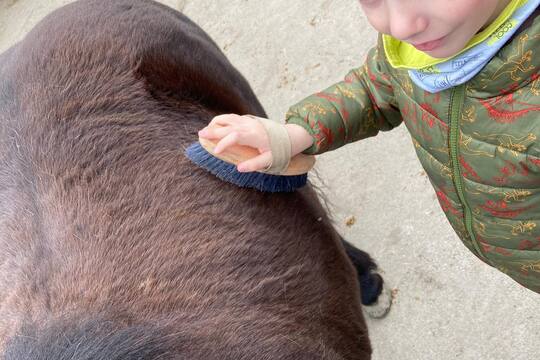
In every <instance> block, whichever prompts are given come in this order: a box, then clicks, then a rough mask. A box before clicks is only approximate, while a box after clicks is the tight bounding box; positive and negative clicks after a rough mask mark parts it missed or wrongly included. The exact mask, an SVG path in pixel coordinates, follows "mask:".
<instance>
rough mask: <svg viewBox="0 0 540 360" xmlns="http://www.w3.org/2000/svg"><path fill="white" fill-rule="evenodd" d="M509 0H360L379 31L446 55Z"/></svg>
mask: <svg viewBox="0 0 540 360" xmlns="http://www.w3.org/2000/svg"><path fill="white" fill-rule="evenodd" d="M510 1H511V0H360V4H361V5H362V9H363V10H364V12H365V14H366V16H367V18H368V20H369V22H370V23H371V25H372V26H373V27H374V28H375V30H377V31H378V32H381V33H384V34H388V35H391V36H392V37H394V38H396V39H399V40H401V41H404V42H407V43H410V44H412V45H414V46H415V47H416V48H417V49H418V50H421V51H423V52H425V53H427V54H428V55H430V56H432V57H436V58H445V57H450V56H452V55H455V54H456V53H458V52H459V51H461V50H462V49H463V48H464V47H465V46H466V45H467V43H468V42H469V40H470V39H471V38H472V37H473V36H474V34H476V33H477V32H478V31H479V30H480V29H482V28H483V27H484V26H487V25H488V24H489V23H490V22H492V21H493V20H495V18H496V17H497V16H498V15H499V13H500V12H501V11H502V10H503V9H504V8H505V7H506V5H508V3H509V2H510Z"/></svg>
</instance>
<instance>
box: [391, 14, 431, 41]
mask: <svg viewBox="0 0 540 360" xmlns="http://www.w3.org/2000/svg"><path fill="white" fill-rule="evenodd" d="M428 23H429V22H428V20H427V18H426V17H425V16H424V15H422V14H421V13H420V12H419V11H417V9H414V8H412V9H411V8H406V7H405V6H402V7H399V8H397V9H394V11H391V14H390V35H392V36H393V37H394V38H396V39H399V40H402V41H408V40H411V39H412V38H414V37H415V36H416V35H417V34H420V33H421V32H423V31H424V30H426V28H427V26H428Z"/></svg>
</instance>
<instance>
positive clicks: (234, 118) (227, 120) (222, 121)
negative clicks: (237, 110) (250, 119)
mask: <svg viewBox="0 0 540 360" xmlns="http://www.w3.org/2000/svg"><path fill="white" fill-rule="evenodd" d="M241 119H242V117H241V116H240V115H236V114H223V115H218V116H215V117H214V118H213V119H212V120H211V121H210V123H209V124H208V126H215V125H219V126H227V125H232V124H234V123H235V122H238V121H241Z"/></svg>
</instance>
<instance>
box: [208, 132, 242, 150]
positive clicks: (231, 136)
mask: <svg viewBox="0 0 540 360" xmlns="http://www.w3.org/2000/svg"><path fill="white" fill-rule="evenodd" d="M237 143H238V133H237V132H230V133H228V134H227V135H226V136H225V137H223V138H222V139H221V140H220V141H219V142H218V143H217V145H216V147H215V148H214V152H215V153H216V154H219V153H220V152H222V151H223V150H225V149H226V148H228V147H229V146H231V145H234V144H237Z"/></svg>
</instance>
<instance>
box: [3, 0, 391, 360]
mask: <svg viewBox="0 0 540 360" xmlns="http://www.w3.org/2000/svg"><path fill="white" fill-rule="evenodd" d="M226 112H234V113H242V114H245V113H251V114H255V115H260V116H264V110H263V108H262V107H261V105H260V104H259V102H258V101H257V99H256V98H255V96H254V94H253V92H252V90H251V89H250V87H249V85H248V84H247V82H246V81H245V80H244V78H243V77H242V76H241V75H240V74H239V73H238V72H237V71H236V70H235V69H234V68H233V67H232V65H231V64H230V63H229V62H228V61H227V60H226V59H225V57H224V55H223V54H222V53H221V52H220V50H219V48H218V47H217V46H216V45H215V44H214V43H213V42H212V40H210V39H209V37H208V36H207V35H206V34H205V33H204V32H203V31H202V30H201V29H200V28H198V27H197V26H196V25H195V24H193V23H192V22H191V21H189V20H188V19H187V18H186V17H185V16H183V15H181V14H180V13H178V12H176V11H173V10H172V9H169V8H167V7H165V6H163V5H160V4H157V3H155V2H152V1H146V0H116V1H109V0H85V1H79V2H76V3H73V4H70V5H68V6H65V7H63V8H61V9H59V10H57V11H55V12H54V13H52V14H51V15H49V16H47V17H46V18H45V19H44V20H43V21H41V22H40V23H39V24H38V25H37V26H36V27H35V28H34V29H33V30H32V31H31V32H30V33H29V34H28V35H27V36H26V38H25V39H24V40H23V41H22V42H20V43H18V44H17V45H15V46H14V47H12V48H10V49H9V50H8V51H7V52H6V53H4V54H2V56H0V354H2V355H1V356H2V358H4V359H10V360H11V359H54V360H67V359H79V360H80V359H83V360H84V359H93V360H100V359H102V360H111V359H122V360H126V359H128V360H129V359H133V360H134V359H190V360H193V359H204V360H214V359H216V360H217V359H221V360H223V359H235V360H239V359H250V360H251V359H291V360H292V359H315V358H317V359H318V358H322V359H369V358H370V353H371V349H370V343H369V340H368V332H367V329H366V324H365V322H364V319H363V316H362V309H361V296H360V289H359V285H358V284H359V281H358V279H361V280H362V283H363V284H367V283H369V286H367V287H366V289H368V288H369V289H370V290H369V291H371V292H372V294H371V295H370V296H369V297H367V298H365V299H364V303H373V302H374V301H376V300H377V296H378V295H379V293H380V287H381V285H382V278H380V276H379V275H378V274H375V273H373V270H374V268H375V265H374V264H373V262H372V260H371V259H370V258H369V256H368V255H367V254H365V253H363V252H360V251H359V250H356V249H354V248H352V247H350V246H349V247H348V250H349V252H350V253H351V255H352V256H353V260H354V262H355V263H356V264H357V265H358V269H357V270H355V268H354V267H353V265H352V264H351V262H350V261H349V260H348V258H347V255H346V251H345V248H344V246H343V245H342V243H341V239H340V237H339V236H338V234H337V233H336V231H335V230H334V228H333V227H332V225H331V223H330V221H329V220H328V218H327V215H326V213H325V211H324V210H323V208H322V207H321V205H320V204H319V202H318V200H317V197H316V195H315V193H314V191H313V189H312V188H311V187H309V186H307V187H305V188H303V189H301V190H300V191H297V192H295V193H291V194H267V193H261V192H258V191H255V190H247V189H240V188H237V187H235V186H233V185H231V184H228V183H224V182H222V181H220V180H218V179H216V178H215V177H213V176H212V175H210V174H209V173H207V172H205V171H204V170H201V169H199V168H197V167H196V166H195V165H193V164H192V163H190V162H189V161H188V160H187V159H186V158H185V156H184V155H183V151H184V148H185V147H186V146H188V145H189V144H190V143H192V142H193V141H195V140H196V132H197V130H198V129H200V128H201V127H203V126H204V125H205V124H206V123H207V122H208V121H209V120H210V119H211V118H212V117H213V116H215V115H216V114H220V113H226ZM356 271H358V274H359V275H360V276H357V274H356ZM373 289H374V290H373Z"/></svg>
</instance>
